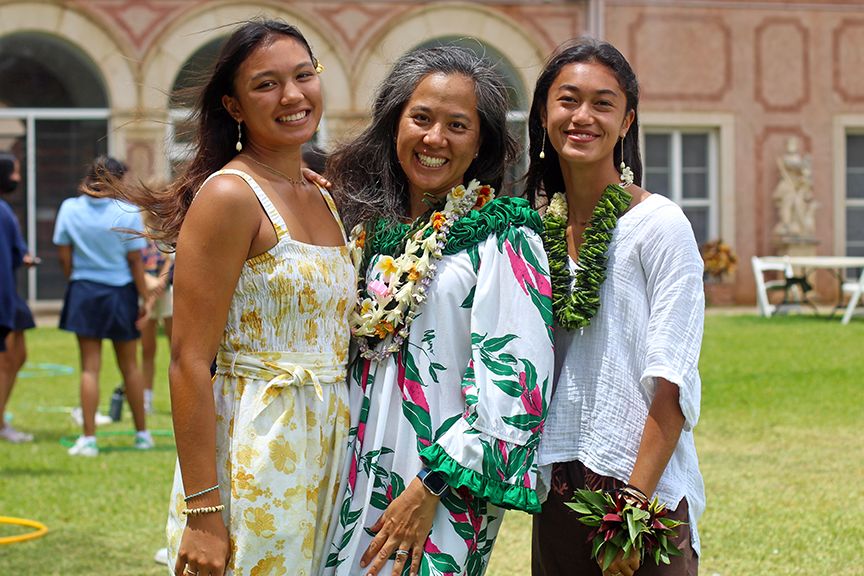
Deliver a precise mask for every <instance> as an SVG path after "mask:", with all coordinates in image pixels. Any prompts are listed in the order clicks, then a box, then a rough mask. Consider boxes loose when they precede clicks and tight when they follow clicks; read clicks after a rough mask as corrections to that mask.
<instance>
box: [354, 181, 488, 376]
mask: <svg viewBox="0 0 864 576" xmlns="http://www.w3.org/2000/svg"><path fill="white" fill-rule="evenodd" d="M494 194H495V192H494V190H492V189H491V188H490V187H488V186H481V185H480V183H479V182H478V181H477V180H472V181H471V183H470V184H468V188H465V186H463V185H459V186H457V187H456V188H453V190H451V191H450V193H449V194H448V195H447V202H446V204H445V205H444V210H442V211H436V212H433V213H432V216H431V217H430V218H429V221H428V222H427V223H426V224H425V225H424V226H423V227H422V228H420V229H419V230H416V231H415V232H414V233H413V234H411V236H410V237H408V238H406V239H405V251H404V252H403V253H402V254H400V255H398V256H396V257H393V256H381V257H379V258H378V260H377V261H376V262H375V265H374V267H373V271H374V272H377V273H378V276H377V278H380V279H376V280H372V281H370V282H368V284H366V290H365V292H366V294H362V293H361V294H360V295H359V298H358V299H357V306H356V307H355V308H354V311H353V312H352V313H351V315H350V318H349V323H350V325H351V335H352V336H354V338H356V339H357V341H358V344H359V346H360V355H361V356H362V357H363V358H366V359H370V360H375V361H376V362H381V361H383V360H384V359H386V358H387V357H389V356H391V355H392V354H393V353H394V352H396V351H398V350H399V348H400V347H401V346H402V343H403V342H404V341H405V338H407V337H408V327H409V326H410V325H411V322H413V321H414V318H415V317H416V315H417V314H416V310H417V307H418V306H420V304H422V303H423V302H424V301H425V300H426V292H427V291H428V289H429V285H430V284H431V283H432V280H434V279H435V275H436V274H437V269H438V265H437V261H438V260H440V259H441V258H442V257H443V250H444V247H445V246H446V245H447V234H448V232H450V228H452V227H453V225H454V224H455V223H456V222H458V221H459V219H460V218H462V216H464V215H465V214H467V213H468V212H469V211H471V210H472V209H473V208H474V207H475V206H476V205H477V204H478V202H480V206H482V205H483V204H485V203H486V202H488V201H489V200H492V198H493V197H494ZM430 228H431V229H432V233H431V234H429V237H428V238H423V236H424V234H425V233H426V231H427V230H429V229H430ZM368 240H369V241H371V239H368ZM366 241H367V238H366V237H365V231H364V230H363V225H362V224H361V225H358V226H357V227H356V228H355V229H354V231H353V232H352V234H351V242H350V244H349V245H348V247H349V249H350V251H351V260H352V261H353V263H354V268H355V269H356V270H357V272H358V275H363V274H365V271H364V270H361V266H362V260H363V247H364V246H365V242H366ZM361 277H362V276H361ZM391 336H392V340H391V342H390V343H389V344H387V345H386V346H384V347H383V348H382V349H381V350H377V349H376V348H375V347H372V346H370V345H369V341H368V339H369V338H370V337H378V338H382V339H384V340H386V339H387V337H391Z"/></svg>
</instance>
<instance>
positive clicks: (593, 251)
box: [543, 184, 633, 332]
mask: <svg viewBox="0 0 864 576" xmlns="http://www.w3.org/2000/svg"><path fill="white" fill-rule="evenodd" d="M632 199H633V196H632V195H631V194H630V193H629V192H627V191H626V190H624V188H622V187H621V186H619V185H617V184H610V185H609V186H607V187H606V190H604V191H603V194H602V195H601V196H600V200H599V201H598V202H597V206H595V207H594V212H593V214H592V215H591V218H590V219H589V220H588V228H586V229H585V232H583V233H582V238H584V239H585V242H583V243H582V246H580V247H579V270H578V271H577V272H576V278H575V281H574V279H573V277H571V275H570V268H569V261H568V259H569V255H568V252H567V218H568V211H567V197H566V196H565V195H564V194H563V193H561V192H558V193H556V194H554V195H553V196H552V201H551V202H549V208H548V209H547V210H546V214H545V215H544V216H543V226H544V228H545V230H544V232H543V246H544V247H545V248H546V255H547V257H548V258H549V273H550V276H551V279H552V309H553V311H554V313H555V320H557V321H558V324H560V325H561V326H562V327H563V328H564V329H566V330H568V331H571V332H572V331H573V330H575V329H576V328H584V327H586V326H588V325H589V324H591V319H592V318H594V315H595V314H597V310H598V308H600V285H601V284H602V283H603V280H605V279H606V252H608V250H609V242H610V241H611V240H612V231H613V230H615V226H616V225H617V224H618V218H620V217H621V215H622V214H623V213H624V212H625V211H626V210H627V208H628V207H629V206H630V201H631V200H632ZM571 286H572V289H571Z"/></svg>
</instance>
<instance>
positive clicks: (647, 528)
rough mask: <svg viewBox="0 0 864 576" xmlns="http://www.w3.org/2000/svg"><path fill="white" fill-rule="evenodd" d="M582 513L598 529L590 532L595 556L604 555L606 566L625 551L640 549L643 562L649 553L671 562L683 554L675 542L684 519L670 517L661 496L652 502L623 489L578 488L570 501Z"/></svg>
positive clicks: (592, 551)
mask: <svg viewBox="0 0 864 576" xmlns="http://www.w3.org/2000/svg"><path fill="white" fill-rule="evenodd" d="M567 505H568V506H569V507H570V508H572V509H573V510H575V511H576V512H578V513H579V514H581V517H580V518H579V521H580V522H582V523H583V524H585V525H586V526H593V527H594V530H592V531H591V534H590V535H589V536H588V540H589V541H590V542H591V558H600V557H602V558H603V570H606V569H607V568H609V565H610V564H611V563H612V561H613V560H614V559H615V556H617V555H618V552H619V551H620V550H623V551H624V557H625V558H626V557H627V556H629V555H630V551H631V550H636V551H637V552H638V553H639V556H640V559H641V561H642V562H644V561H645V557H646V556H649V557H651V558H653V559H654V562H656V563H657V564H658V565H659V564H660V563H661V562H662V563H663V564H669V562H670V559H669V557H670V556H683V553H682V552H681V551H680V550H679V549H678V547H677V546H675V544H674V543H673V542H672V538H674V537H675V535H676V534H675V528H677V527H678V526H680V525H681V522H679V521H677V520H673V519H671V518H666V515H667V513H668V510H667V509H666V506H665V505H663V504H661V503H660V502H659V500H658V499H657V497H656V496H655V497H654V500H653V501H651V502H644V503H638V502H637V503H635V504H634V503H631V501H630V499H627V498H625V497H624V495H623V494H621V493H620V492H617V491H616V492H604V491H602V490H597V491H591V490H577V491H576V494H575V501H574V502H569V503H568V504H567Z"/></svg>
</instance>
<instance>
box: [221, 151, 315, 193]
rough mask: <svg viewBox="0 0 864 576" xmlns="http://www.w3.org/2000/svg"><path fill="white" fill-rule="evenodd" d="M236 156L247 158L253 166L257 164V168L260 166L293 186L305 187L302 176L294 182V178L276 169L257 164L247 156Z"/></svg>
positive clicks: (260, 163) (256, 161)
mask: <svg viewBox="0 0 864 576" xmlns="http://www.w3.org/2000/svg"><path fill="white" fill-rule="evenodd" d="M238 156H243V157H244V158H248V159H249V160H251V161H252V162H254V163H255V164H258V165H259V166H261V167H262V168H266V169H267V170H270V171H271V172H273V173H275V174H278V175H279V176H282V177H283V178H285V179H286V180H288V182H290V183H291V184H292V185H293V186H306V180H305V179H304V178H303V176H302V175H301V176H300V179H299V180H295V179H294V178H292V177H291V176H288V175H287V174H285V173H284V172H280V171H279V170H277V169H276V168H273V167H272V166H268V165H267V164H264V163H263V162H259V161H258V160H255V159H254V158H252V157H251V156H249V155H248V154H238Z"/></svg>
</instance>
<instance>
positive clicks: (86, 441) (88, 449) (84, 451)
mask: <svg viewBox="0 0 864 576" xmlns="http://www.w3.org/2000/svg"><path fill="white" fill-rule="evenodd" d="M68 452H69V455H70V456H89V457H91V458H92V457H94V456H98V455H99V446H97V445H96V437H95V436H79V437H78V439H77V440H76V441H75V445H74V446H72V447H71V448H69V451H68Z"/></svg>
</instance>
